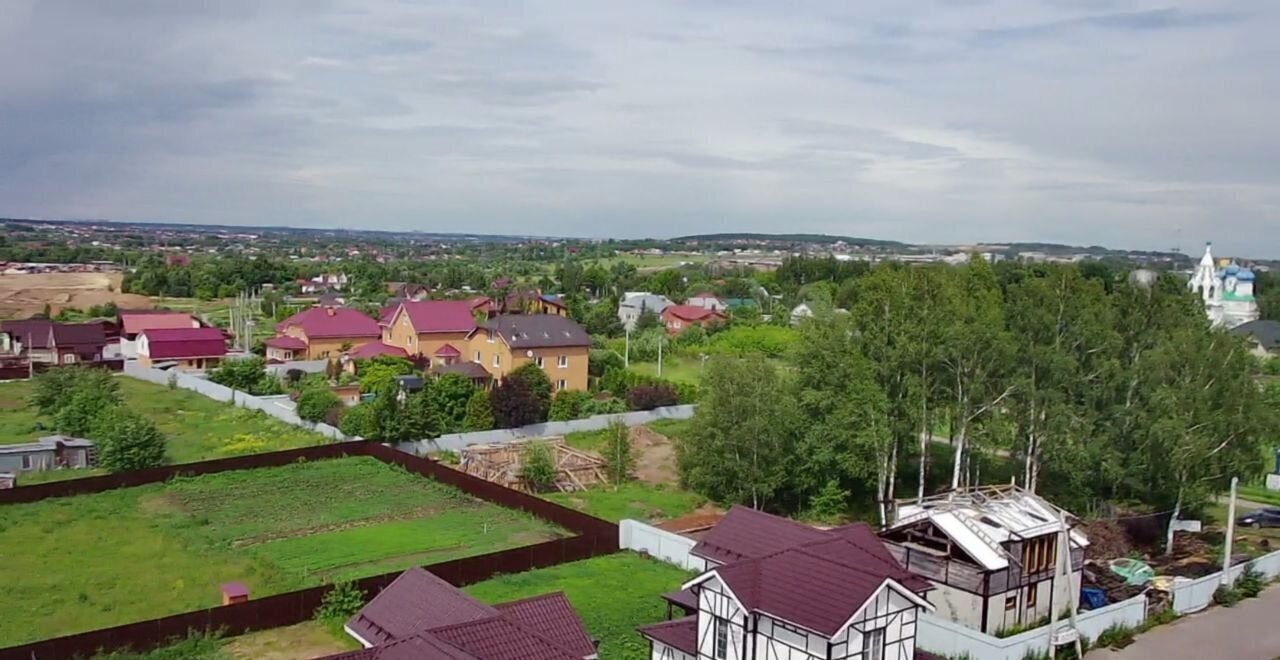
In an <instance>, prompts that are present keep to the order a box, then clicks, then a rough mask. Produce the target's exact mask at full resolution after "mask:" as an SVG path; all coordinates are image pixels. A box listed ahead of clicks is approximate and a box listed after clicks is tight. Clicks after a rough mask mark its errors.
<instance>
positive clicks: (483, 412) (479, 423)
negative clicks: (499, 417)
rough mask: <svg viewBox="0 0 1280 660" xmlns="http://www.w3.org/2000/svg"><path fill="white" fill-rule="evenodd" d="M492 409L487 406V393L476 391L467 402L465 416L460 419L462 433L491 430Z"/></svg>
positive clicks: (492, 422)
mask: <svg viewBox="0 0 1280 660" xmlns="http://www.w3.org/2000/svg"><path fill="white" fill-rule="evenodd" d="M493 424H494V421H493V409H492V408H491V407H490V406H489V393H488V392H485V391H484V390H476V391H475V392H473V393H472V394H471V398H470V399H468V400H467V414H466V417H464V418H463V419H462V430H463V431H488V430H489V429H491V428H493Z"/></svg>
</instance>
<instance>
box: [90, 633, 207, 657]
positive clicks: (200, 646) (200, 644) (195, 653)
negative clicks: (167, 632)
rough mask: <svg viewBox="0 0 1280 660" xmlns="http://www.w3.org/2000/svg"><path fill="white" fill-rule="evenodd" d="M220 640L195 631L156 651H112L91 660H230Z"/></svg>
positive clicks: (99, 654) (97, 655)
mask: <svg viewBox="0 0 1280 660" xmlns="http://www.w3.org/2000/svg"><path fill="white" fill-rule="evenodd" d="M219 638H220V635H219V634H217V633H215V634H212V635H204V634H201V633H197V632H194V631H193V632H191V633H190V634H189V635H188V636H187V638H186V639H181V640H178V639H175V640H174V641H173V643H171V644H170V645H169V646H165V647H162V648H158V649H155V650H154V651H147V652H142V653H135V652H133V651H112V652H111V653H98V654H96V655H94V656H93V658H92V659H91V660H230V657H231V656H230V655H229V654H228V653H227V652H226V651H225V650H223V648H222V640H221V639H219Z"/></svg>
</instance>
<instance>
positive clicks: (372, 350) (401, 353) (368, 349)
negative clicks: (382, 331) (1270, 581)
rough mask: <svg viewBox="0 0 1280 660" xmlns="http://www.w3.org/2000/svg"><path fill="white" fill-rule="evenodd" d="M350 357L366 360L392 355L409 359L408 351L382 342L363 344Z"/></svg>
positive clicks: (352, 351)
mask: <svg viewBox="0 0 1280 660" xmlns="http://www.w3.org/2000/svg"><path fill="white" fill-rule="evenodd" d="M347 355H348V356H350V357H353V358H356V359H364V358H371V357H377V356H379V355H390V356H391V357H401V358H407V357H409V353H408V351H405V350H404V349H403V348H400V347H399V346H392V345H390V344H384V343H382V342H380V341H371V342H369V343H367V344H361V345H360V346H357V347H355V348H354V349H352V350H351V351H350V352H348V353H347Z"/></svg>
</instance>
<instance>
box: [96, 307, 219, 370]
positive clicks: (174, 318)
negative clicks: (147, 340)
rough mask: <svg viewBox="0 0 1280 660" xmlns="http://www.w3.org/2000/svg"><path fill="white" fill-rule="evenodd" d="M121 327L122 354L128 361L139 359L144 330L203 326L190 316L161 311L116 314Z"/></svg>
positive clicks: (142, 310)
mask: <svg viewBox="0 0 1280 660" xmlns="http://www.w3.org/2000/svg"><path fill="white" fill-rule="evenodd" d="M116 324H117V325H118V326H120V353H121V355H123V356H124V357H125V358H126V359H130V360H132V359H134V358H136V357H138V346H137V341H138V335H140V334H142V331H144V330H159V329H168V328H199V327H202V326H203V324H202V323H200V321H198V320H196V318H195V317H193V316H191V315H190V314H184V313H182V312H169V311H161V310H149V309H141V310H120V311H119V312H117V313H116Z"/></svg>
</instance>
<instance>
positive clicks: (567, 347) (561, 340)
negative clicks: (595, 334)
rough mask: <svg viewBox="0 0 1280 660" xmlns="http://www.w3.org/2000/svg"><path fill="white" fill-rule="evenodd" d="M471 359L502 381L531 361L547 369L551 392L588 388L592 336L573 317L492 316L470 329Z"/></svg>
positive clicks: (541, 315)
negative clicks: (589, 353)
mask: <svg viewBox="0 0 1280 660" xmlns="http://www.w3.org/2000/svg"><path fill="white" fill-rule="evenodd" d="M467 345H468V349H467V350H468V352H469V354H470V357H471V361H472V362H476V363H479V364H480V365H482V366H484V367H485V368H486V369H488V371H489V375H490V376H492V377H493V379H494V380H502V379H503V378H504V377H506V375H507V374H509V373H511V371H512V370H514V369H516V368H518V367H520V366H521V365H524V364H526V363H529V362H533V363H534V364H537V365H538V366H539V367H541V368H542V370H543V371H545V372H547V378H548V379H550V380H551V388H552V390H553V391H560V390H586V389H587V353H588V352H589V351H590V350H591V335H588V334H587V331H586V330H583V329H582V326H580V325H578V324H577V323H576V322H574V321H573V320H572V319H568V318H565V317H563V316H554V315H550V314H505V315H501V316H495V317H493V318H491V319H489V320H488V321H486V322H485V323H484V324H483V325H481V326H478V327H477V328H476V329H475V330H474V331H472V333H471V335H470V337H469V338H468V341H467Z"/></svg>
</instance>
